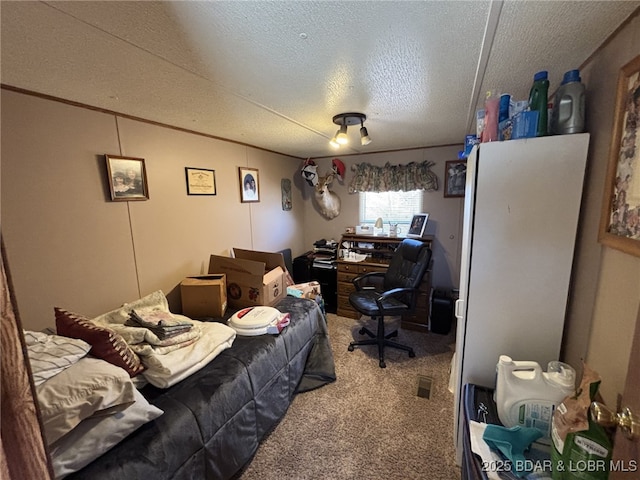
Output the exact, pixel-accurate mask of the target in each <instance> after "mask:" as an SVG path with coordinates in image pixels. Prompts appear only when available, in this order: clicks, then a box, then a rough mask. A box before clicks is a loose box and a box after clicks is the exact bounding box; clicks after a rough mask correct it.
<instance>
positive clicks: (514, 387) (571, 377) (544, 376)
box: [495, 355, 576, 443]
mask: <svg viewBox="0 0 640 480" xmlns="http://www.w3.org/2000/svg"><path fill="white" fill-rule="evenodd" d="M496 373H497V376H496V392H495V393H496V395H495V397H496V398H495V400H496V405H497V407H498V417H499V418H500V421H501V422H502V424H503V425H504V426H505V427H514V426H516V425H520V426H523V427H533V428H537V429H538V430H540V431H541V432H542V433H543V434H544V436H543V437H542V438H541V439H540V440H539V442H542V443H549V435H550V432H551V419H552V417H553V412H554V410H555V408H556V406H557V405H558V404H560V403H561V402H562V400H563V399H564V398H565V397H567V396H569V395H573V394H574V393H575V378H576V372H575V370H574V369H573V367H571V365H568V364H566V363H562V362H557V361H554V362H549V365H548V368H547V371H546V372H543V371H542V368H541V367H540V365H539V364H538V363H537V362H531V361H514V360H512V359H511V357H508V356H507V355H501V356H500V359H499V360H498V365H497V366H496Z"/></svg>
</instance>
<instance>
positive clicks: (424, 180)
mask: <svg viewBox="0 0 640 480" xmlns="http://www.w3.org/2000/svg"><path fill="white" fill-rule="evenodd" d="M434 165H435V163H434V162H427V161H425V162H420V163H416V162H411V163H408V164H406V165H390V164H389V163H388V162H387V163H386V164H385V165H384V167H377V166H375V165H371V164H370V163H358V164H355V165H352V166H351V170H353V171H354V172H355V174H354V176H353V179H352V180H351V183H349V193H358V192H398V191H403V192H409V191H411V190H426V191H427V192H433V191H435V190H438V177H437V176H436V174H435V173H433V172H432V171H431V167H433V166H434Z"/></svg>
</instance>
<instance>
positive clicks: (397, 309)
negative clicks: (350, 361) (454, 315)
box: [349, 238, 431, 368]
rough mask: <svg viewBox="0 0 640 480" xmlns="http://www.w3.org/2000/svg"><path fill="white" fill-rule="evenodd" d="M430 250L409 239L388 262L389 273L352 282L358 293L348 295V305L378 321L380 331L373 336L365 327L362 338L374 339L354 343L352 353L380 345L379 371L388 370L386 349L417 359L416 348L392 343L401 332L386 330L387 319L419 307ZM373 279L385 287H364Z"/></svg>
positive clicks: (381, 273)
mask: <svg viewBox="0 0 640 480" xmlns="http://www.w3.org/2000/svg"><path fill="white" fill-rule="evenodd" d="M430 261H431V249H430V248H429V247H428V246H427V244H426V243H424V242H421V241H419V240H414V239H410V238H406V239H404V240H403V241H402V243H400V245H399V246H398V248H397V249H396V251H395V252H394V254H393V256H392V257H391V262H390V263H389V268H388V269H387V271H386V272H369V273H365V274H364V275H360V276H359V277H356V278H354V279H353V284H354V285H355V287H356V291H355V292H352V293H351V294H350V295H349V303H350V304H351V305H352V306H353V308H355V309H356V310H357V311H358V312H360V313H361V314H363V315H367V316H370V317H371V318H374V319H375V318H377V319H378V331H377V332H376V333H375V334H374V333H373V332H371V331H370V330H369V329H367V328H365V327H362V328H361V329H360V331H359V333H360V334H361V335H363V334H367V335H368V336H369V337H372V338H371V339H367V340H360V341H357V342H351V343H350V344H349V351H350V352H353V348H354V347H359V346H362V345H378V357H379V359H380V368H385V367H386V364H385V363H384V348H385V347H392V348H399V349H401V350H405V351H407V352H409V357H415V356H416V354H415V352H414V351H413V348H411V347H408V346H406V345H400V344H399V343H397V342H394V341H392V340H389V339H390V338H392V337H395V336H397V335H398V331H397V330H394V331H393V332H391V333H385V331H384V317H386V316H387V317H388V316H395V315H404V314H406V313H411V312H412V311H413V310H414V309H415V306H416V299H417V297H418V287H419V285H420V283H421V282H422V277H423V276H424V274H425V273H426V271H427V269H428V268H429V263H430ZM372 277H383V279H382V288H381V289H376V288H375V287H373V286H367V285H365V281H368V280H370V279H371V278H372Z"/></svg>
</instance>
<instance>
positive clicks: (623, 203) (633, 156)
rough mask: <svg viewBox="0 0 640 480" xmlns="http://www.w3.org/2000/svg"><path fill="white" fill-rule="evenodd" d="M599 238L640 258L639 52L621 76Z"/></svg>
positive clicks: (603, 242) (621, 71)
mask: <svg viewBox="0 0 640 480" xmlns="http://www.w3.org/2000/svg"><path fill="white" fill-rule="evenodd" d="M598 240H599V241H600V242H601V243H602V244H604V245H607V246H609V247H612V248H615V249H618V250H621V251H623V252H625V253H629V254H631V255H635V256H639V257H640V55H638V56H637V57H636V58H634V59H633V60H631V61H630V62H629V63H627V64H626V65H625V66H624V67H622V69H621V70H620V74H619V76H618V90H617V94H616V109H615V113H614V124H613V135H612V137H611V146H610V149H609V164H608V167H607V177H606V183H605V192H604V199H603V202H602V214H601V216H600V231H599V234H598Z"/></svg>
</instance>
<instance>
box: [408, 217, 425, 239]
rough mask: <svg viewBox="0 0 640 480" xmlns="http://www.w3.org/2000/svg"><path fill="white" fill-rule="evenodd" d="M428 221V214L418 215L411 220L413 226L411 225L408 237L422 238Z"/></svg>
mask: <svg viewBox="0 0 640 480" xmlns="http://www.w3.org/2000/svg"><path fill="white" fill-rule="evenodd" d="M427 220H429V214H428V213H418V214H416V215H414V216H413V218H412V219H411V225H409V231H408V232H407V237H413V238H421V237H422V236H423V235H424V228H425V227H426V226H427Z"/></svg>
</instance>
